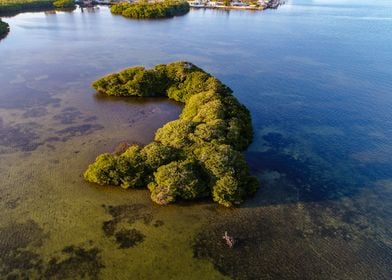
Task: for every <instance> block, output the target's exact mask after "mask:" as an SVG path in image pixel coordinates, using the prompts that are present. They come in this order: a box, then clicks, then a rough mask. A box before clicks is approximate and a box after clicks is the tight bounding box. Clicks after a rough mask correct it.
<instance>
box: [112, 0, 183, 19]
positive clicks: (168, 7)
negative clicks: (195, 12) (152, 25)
mask: <svg viewBox="0 0 392 280" xmlns="http://www.w3.org/2000/svg"><path fill="white" fill-rule="evenodd" d="M189 8H190V7H189V4H188V2H186V1H183V0H165V1H161V2H152V3H149V2H147V1H146V2H144V1H139V2H136V3H119V4H115V5H113V6H112V7H111V8H110V11H111V12H112V13H113V14H116V15H122V16H124V17H127V18H139V19H148V18H170V17H174V16H181V15H184V14H186V13H188V12H189Z"/></svg>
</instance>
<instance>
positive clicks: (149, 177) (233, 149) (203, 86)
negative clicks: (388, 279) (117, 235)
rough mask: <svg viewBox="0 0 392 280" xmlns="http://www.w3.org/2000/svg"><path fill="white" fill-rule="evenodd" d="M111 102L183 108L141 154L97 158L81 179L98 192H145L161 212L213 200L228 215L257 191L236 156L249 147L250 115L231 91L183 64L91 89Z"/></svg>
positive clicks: (127, 74)
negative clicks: (135, 100)
mask: <svg viewBox="0 0 392 280" xmlns="http://www.w3.org/2000/svg"><path fill="white" fill-rule="evenodd" d="M93 87H94V88H95V89H96V90H97V91H98V92H99V93H102V94H106V95H111V96H136V97H152V96H160V97H162V96H166V97H168V98H170V99H172V100H175V101H178V102H181V103H184V104H185V106H184V109H183V111H182V113H181V114H180V116H179V119H177V120H174V121H171V122H169V123H167V124H166V125H164V126H163V127H162V128H160V129H158V131H157V132H156V134H155V138H154V141H153V142H151V143H150V144H148V145H146V146H144V147H141V146H139V145H131V146H130V147H128V148H127V149H125V151H122V152H120V153H115V154H109V153H105V154H102V155H99V156H98V157H97V158H96V160H95V162H94V163H92V164H91V165H90V166H89V167H88V169H87V170H86V172H85V173H84V178H85V179H86V180H87V181H89V182H93V183H97V184H100V185H113V186H121V187H123V188H144V187H148V189H149V190H150V192H151V199H152V200H153V201H154V202H156V203H158V204H161V205H165V204H169V203H172V202H175V201H176V200H178V199H182V200H194V199H199V198H206V197H211V198H212V199H213V200H214V201H215V202H217V203H219V204H221V205H224V206H227V207H230V206H232V205H233V204H239V203H241V202H242V201H243V200H244V199H245V198H246V197H247V196H249V195H251V194H253V193H255V191H256V190H257V188H258V185H259V184H258V180H257V178H256V177H253V176H250V173H249V168H248V166H247V163H246V161H245V158H244V156H243V155H242V154H241V151H243V150H245V149H246V148H247V147H248V146H249V144H250V143H251V141H252V137H253V129H252V122H251V117H250V113H249V111H248V109H247V108H246V107H245V106H244V105H242V104H240V103H239V101H238V100H237V99H236V98H235V97H234V96H233V94H232V93H233V92H232V90H231V89H230V88H228V87H227V86H225V85H224V84H222V83H221V82H220V81H219V80H218V79H216V78H215V77H213V76H211V75H210V74H208V73H206V72H205V71H203V70H202V69H200V68H198V67H197V66H195V65H194V64H192V63H189V62H174V63H171V64H166V65H164V64H161V65H157V66H155V67H154V68H152V69H145V68H144V67H132V68H129V69H126V70H123V71H121V72H119V73H114V74H110V75H108V76H105V77H103V78H101V79H98V80H97V81H95V82H94V83H93Z"/></svg>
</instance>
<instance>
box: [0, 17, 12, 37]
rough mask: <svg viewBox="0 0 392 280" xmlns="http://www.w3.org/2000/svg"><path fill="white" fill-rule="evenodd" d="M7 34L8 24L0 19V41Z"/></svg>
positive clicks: (8, 30)
mask: <svg viewBox="0 0 392 280" xmlns="http://www.w3.org/2000/svg"><path fill="white" fill-rule="evenodd" d="M8 32H10V27H9V25H8V23H6V22H4V21H2V20H1V19H0V39H3V38H4V37H5V36H7V34H8Z"/></svg>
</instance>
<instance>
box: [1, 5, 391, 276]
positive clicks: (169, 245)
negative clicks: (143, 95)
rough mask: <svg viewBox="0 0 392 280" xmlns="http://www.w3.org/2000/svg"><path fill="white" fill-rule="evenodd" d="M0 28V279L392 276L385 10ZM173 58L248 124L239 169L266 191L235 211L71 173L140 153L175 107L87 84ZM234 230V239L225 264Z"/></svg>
mask: <svg viewBox="0 0 392 280" xmlns="http://www.w3.org/2000/svg"><path fill="white" fill-rule="evenodd" d="M4 20H5V21H6V22H8V23H9V24H10V26H11V32H10V34H9V35H8V37H7V38H6V39H5V40H2V41H0V69H1V71H0V175H1V183H0V198H1V200H0V212H1V214H0V215H1V216H0V218H1V219H0V278H6V276H10V275H15V276H17V277H23V276H28V277H30V278H33V279H35V278H58V279H65V278H70V279H75V278H82V277H87V278H92V279H94V278H102V279H223V278H225V277H229V278H230V277H232V278H235V279H260V278H261V279H391V278H392V273H391V271H390V263H391V261H392V244H391V239H392V233H391V231H392V225H391V219H390V217H391V216H392V202H391V199H392V140H391V139H392V96H391V89H392V66H391V65H392V51H391V47H390V46H391V45H392V37H391V34H392V4H391V3H390V2H389V1H382V0H381V1H370V0H369V1H353V0H346V1H345V0H341V1H337V0H335V1H327V0H320V1H306V0H298V1H289V3H287V4H286V5H284V6H282V7H280V8H279V9H278V10H269V11H265V12H262V13H259V12H250V11H230V12H229V11H218V10H192V11H191V12H190V13H189V14H188V15H186V16H183V17H178V18H174V19H169V20H157V21H136V20H128V19H125V18H122V17H118V16H112V15H111V14H110V13H109V12H108V10H107V8H105V7H100V8H96V9H93V10H84V13H82V12H81V11H80V10H76V11H74V12H72V13H33V14H31V13H26V14H20V15H18V16H16V17H12V18H5V19H4ZM174 60H189V61H191V62H193V63H195V64H197V65H199V66H200V67H202V68H203V69H205V70H206V71H208V72H210V73H212V74H213V75H215V76H217V77H218V78H219V79H221V80H222V81H223V82H224V83H226V84H227V85H229V86H230V87H231V88H232V89H233V90H234V92H235V95H236V96H237V98H238V99H240V100H241V102H243V103H244V104H245V105H246V106H247V107H248V108H249V109H250V110H251V113H252V116H253V122H254V127H255V140H254V143H253V144H252V146H251V147H250V148H249V150H248V151H247V152H246V155H247V159H248V161H249V164H250V165H251V167H252V170H253V172H254V174H256V175H258V176H259V178H260V179H261V181H262V187H261V189H260V191H259V192H258V193H257V195H256V196H255V197H254V198H253V199H250V200H249V201H248V202H247V203H246V204H244V205H243V206H242V207H241V208H239V209H223V208H222V207H219V206H216V205H215V204H210V203H207V202H201V203H187V204H181V205H173V206H168V207H158V206H156V205H154V204H152V203H151V202H150V200H149V196H148V192H147V191H132V190H128V191H124V190H121V189H115V188H105V187H97V186H94V185H90V184H87V183H85V182H84V181H83V179H82V177H81V174H82V173H83V171H84V169H85V168H86V166H87V165H88V164H89V163H90V162H91V161H92V160H93V159H94V158H95V156H96V155H97V154H99V153H101V152H103V151H112V150H113V149H114V148H115V147H116V145H117V144H118V143H120V142H123V141H128V142H140V143H148V142H149V141H150V140H151V139H152V137H153V135H154V132H155V130H156V129H157V128H158V127H160V126H162V125H163V124H164V123H166V122H167V121H169V120H172V119H175V118H177V116H178V114H179V112H180V111H181V107H180V106H179V105H178V104H176V103H173V102H171V101H168V100H162V99H160V100H157V99H148V100H139V99H136V100H135V99H112V98H102V97H99V96H96V95H95V94H94V91H93V90H92V89H91V88H90V83H91V82H92V81H93V80H94V79H96V78H98V77H100V76H102V75H104V74H106V73H110V72H113V71H117V70H120V69H122V68H125V67H128V66H133V65H139V64H140V65H146V66H153V65H155V64H157V63H167V62H171V61H174ZM226 230H227V231H228V232H229V233H230V234H232V235H234V236H235V237H236V238H237V239H238V246H237V247H236V248H234V249H232V250H230V249H228V248H226V247H225V245H224V243H223V242H222V237H221V236H222V235H223V234H224V231H226ZM125 247H126V248H125Z"/></svg>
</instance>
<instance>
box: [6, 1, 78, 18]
mask: <svg viewBox="0 0 392 280" xmlns="http://www.w3.org/2000/svg"><path fill="white" fill-rule="evenodd" d="M74 7H75V1H74V0H0V15H15V14H18V13H21V12H31V11H41V10H50V9H56V8H61V9H62V8H74Z"/></svg>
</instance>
